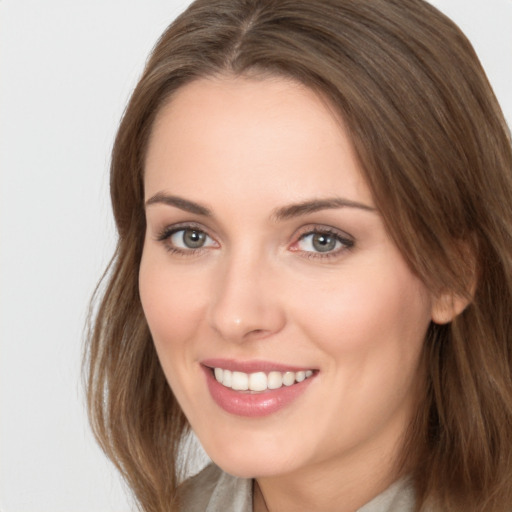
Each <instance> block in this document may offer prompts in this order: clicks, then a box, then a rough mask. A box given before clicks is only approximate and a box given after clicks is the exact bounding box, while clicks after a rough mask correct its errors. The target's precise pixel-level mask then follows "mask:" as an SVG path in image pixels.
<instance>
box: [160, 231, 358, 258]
mask: <svg viewBox="0 0 512 512" xmlns="http://www.w3.org/2000/svg"><path fill="white" fill-rule="evenodd" d="M187 230H190V231H197V232H199V233H204V234H205V235H206V236H207V237H208V238H210V239H211V240H213V239H212V238H211V237H210V236H209V235H208V233H207V232H206V231H205V230H204V229H202V228H201V227H200V226H198V225H196V224H181V225H176V226H172V227H169V226H168V227H165V228H164V229H163V230H162V231H161V232H160V233H159V234H158V235H157V237H156V240H157V241H158V242H162V243H163V244H164V246H165V248H166V250H167V251H168V252H170V253H171V254H176V255H179V256H195V255H199V254H201V253H202V252H204V251H206V250H208V247H198V248H197V249H193V248H189V249H182V248H180V247H176V246H173V245H171V244H170V243H169V240H170V238H171V237H172V236H173V235H175V234H176V233H179V232H180V231H187ZM314 235H326V236H328V237H332V238H334V239H335V240H336V242H339V243H340V244H341V247H340V248H338V249H335V250H332V251H328V252H325V253H322V252H317V251H301V250H300V249H291V250H292V251H294V252H300V253H301V255H302V256H303V257H305V258H308V259H322V260H327V259H330V258H336V257H339V256H340V254H341V253H344V252H346V251H350V250H352V249H353V247H354V245H355V241H354V240H353V238H351V237H350V236H349V235H347V234H345V233H343V234H342V233H341V232H339V231H337V230H335V229H333V228H327V227H313V228H308V229H306V230H304V232H303V233H301V234H300V235H299V236H298V238H297V240H296V241H295V242H293V244H292V246H293V245H296V244H298V243H299V242H300V241H302V240H304V239H305V238H306V237H308V236H314Z"/></svg>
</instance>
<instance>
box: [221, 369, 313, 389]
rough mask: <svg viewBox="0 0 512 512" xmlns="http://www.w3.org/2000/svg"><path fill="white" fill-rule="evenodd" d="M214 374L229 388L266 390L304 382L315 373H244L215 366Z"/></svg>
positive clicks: (309, 371) (308, 371)
mask: <svg viewBox="0 0 512 512" xmlns="http://www.w3.org/2000/svg"><path fill="white" fill-rule="evenodd" d="M214 375H215V379H216V380H217V382H220V383H221V384H222V385H224V386H226V387H227V388H231V389H234V390H236V391H247V390H249V391H266V390H267V389H279V388H280V387H282V386H283V385H284V386H292V385H293V384H295V383H296V382H302V381H303V380H304V379H307V378H309V377H311V376H312V375H313V371H312V370H306V371H304V370H301V371H298V372H284V373H283V372H277V371H272V372H269V373H268V375H267V374H266V373H265V372H256V373H251V374H248V373H244V372H232V371H230V370H224V369H223V368H215V369H214Z"/></svg>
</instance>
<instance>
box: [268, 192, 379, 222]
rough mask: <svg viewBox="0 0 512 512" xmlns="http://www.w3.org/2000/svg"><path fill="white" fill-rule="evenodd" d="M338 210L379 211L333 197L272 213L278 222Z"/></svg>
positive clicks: (291, 206) (299, 204) (314, 200)
mask: <svg viewBox="0 0 512 512" xmlns="http://www.w3.org/2000/svg"><path fill="white" fill-rule="evenodd" d="M336 208H359V209H361V210H365V211H368V212H375V211H377V210H376V208H374V207H372V206H368V205H366V204H363V203H359V202H357V201H351V200H349V199H344V198H341V197H332V198H327V199H313V200H312V201H304V202H302V203H297V204H292V205H289V206H283V207H282V208H277V209H276V210H274V212H273V213H272V218H273V219H274V220H276V221H282V220H287V219H291V218H293V217H299V216H301V215H307V214H308V213H314V212H318V211H320V210H333V209H336Z"/></svg>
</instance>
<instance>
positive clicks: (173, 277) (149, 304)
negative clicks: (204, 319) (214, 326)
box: [139, 251, 204, 354]
mask: <svg viewBox="0 0 512 512" xmlns="http://www.w3.org/2000/svg"><path fill="white" fill-rule="evenodd" d="M162 260H165V257H164V258H161V257H158V255H157V256H155V255H154V254H152V253H151V251H145V252H144V253H143V256H142V260H141V265H140V271H139V293H140V299H141V303H142V308H143V310H144V314H145V316H146V320H147V322H148V325H149V329H150V331H151V334H152V336H153V340H154V343H155V346H156V348H157V351H158V352H159V354H160V353H161V352H163V351H173V350H179V348H180V346H181V345H184V344H185V343H186V340H187V339H190V338H191V337H192V336H193V334H194V332H195V328H196V326H197V325H198V319H199V318H201V316H202V315H203V307H202V305H201V300H200V299H201V297H204V290H198V289H197V287H196V286H195V285H197V283H195V282H194V281H193V280H191V279H190V276H187V275H186V274H185V273H182V272H179V271H176V270H175V269H174V270H173V269H170V268H169V265H168V262H167V263H166V261H162Z"/></svg>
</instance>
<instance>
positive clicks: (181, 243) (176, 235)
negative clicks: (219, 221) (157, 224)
mask: <svg viewBox="0 0 512 512" xmlns="http://www.w3.org/2000/svg"><path fill="white" fill-rule="evenodd" d="M158 241H160V242H164V243H165V245H166V247H167V249H168V250H169V251H171V252H176V253H190V252H194V251H197V250H200V249H204V248H207V247H217V243H216V242H215V241H214V240H213V239H212V238H211V237H210V236H208V235H207V234H206V233H205V232H204V231H202V230H201V229H198V228H196V227H193V226H191V227H175V228H172V227H170V228H166V229H165V230H164V231H163V232H162V233H161V234H160V235H159V236H158Z"/></svg>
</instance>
